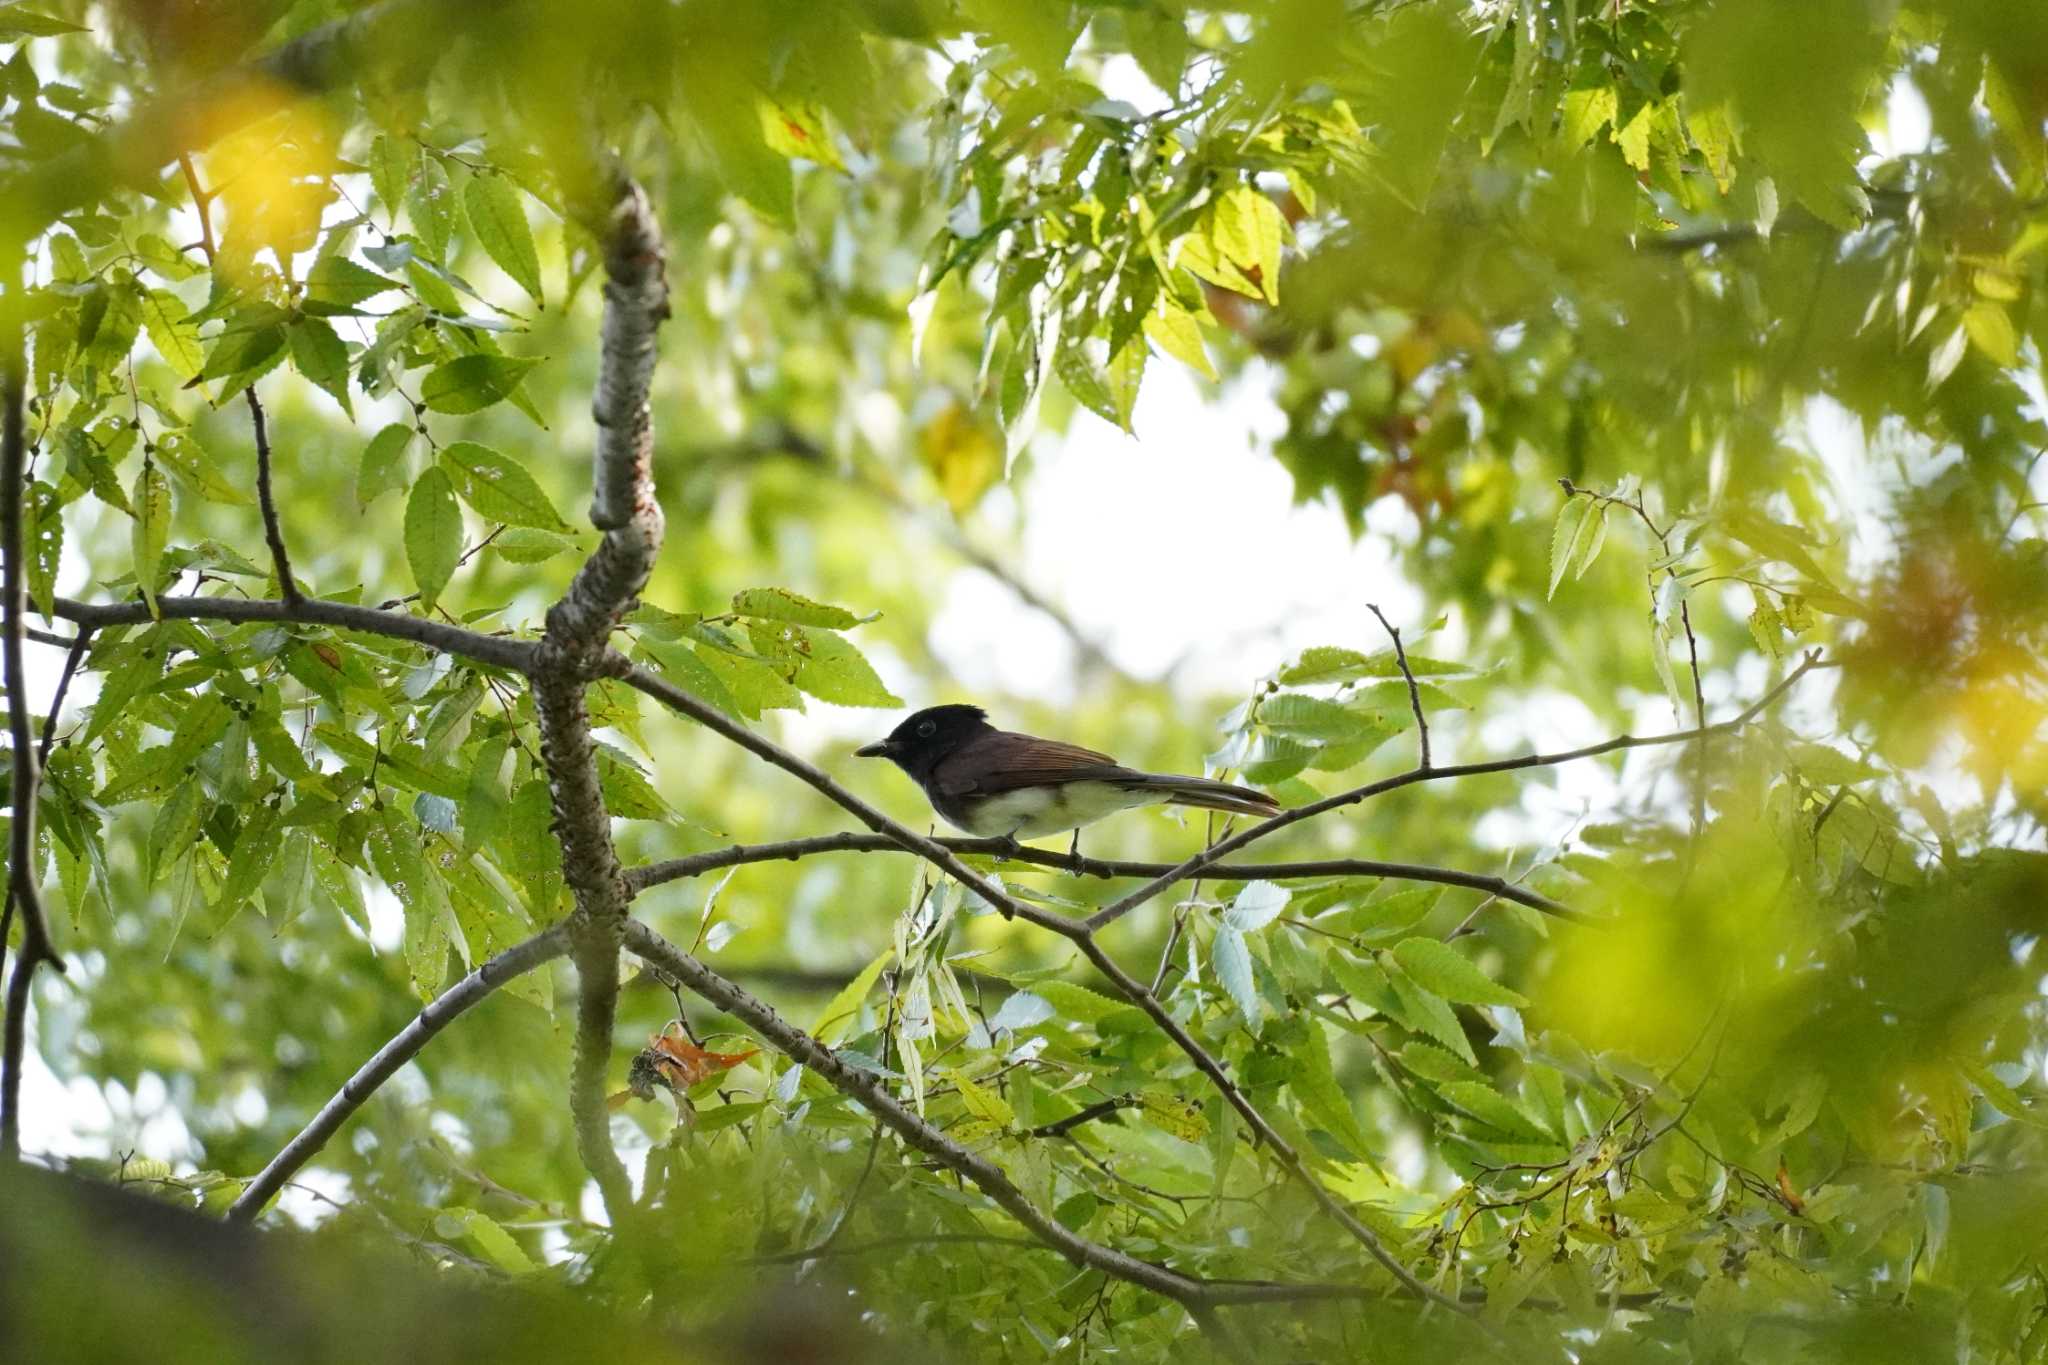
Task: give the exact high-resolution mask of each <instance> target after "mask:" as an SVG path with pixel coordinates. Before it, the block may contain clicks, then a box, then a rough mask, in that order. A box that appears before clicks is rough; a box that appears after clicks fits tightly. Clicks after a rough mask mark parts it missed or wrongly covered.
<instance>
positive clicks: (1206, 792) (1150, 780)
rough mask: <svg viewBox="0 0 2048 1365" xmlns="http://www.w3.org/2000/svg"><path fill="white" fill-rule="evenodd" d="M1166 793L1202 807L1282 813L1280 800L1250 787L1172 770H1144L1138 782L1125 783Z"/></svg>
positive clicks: (1185, 803)
mask: <svg viewBox="0 0 2048 1365" xmlns="http://www.w3.org/2000/svg"><path fill="white" fill-rule="evenodd" d="M1125 785H1127V786H1131V787H1139V788H1143V789H1145V790H1148V791H1159V792H1164V793H1165V794H1166V799H1167V801H1168V803H1169V804H1172V805H1176V806H1197V807H1200V808H1201V809H1203V810H1227V811H1234V812H1236V813H1238V814H1240V815H1256V816H1258V817H1259V818H1261V819H1266V820H1270V819H1271V818H1272V817H1274V816H1276V815H1278V814H1279V813H1280V803H1279V802H1277V801H1275V800H1274V799H1273V798H1272V797H1270V796H1268V795H1266V794H1265V793H1264V792H1260V791H1253V790H1252V789H1251V788H1250V787H1237V786H1232V785H1231V784H1230V783H1228V782H1215V781H1211V780H1210V779H1209V778H1206V777H1181V776H1178V775H1176V774H1173V773H1145V774H1144V775H1143V779H1142V780H1141V781H1138V782H1131V783H1127V784H1125Z"/></svg>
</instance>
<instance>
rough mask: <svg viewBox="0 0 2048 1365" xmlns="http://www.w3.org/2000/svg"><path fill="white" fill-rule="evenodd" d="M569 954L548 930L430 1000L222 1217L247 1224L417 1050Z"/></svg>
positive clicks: (562, 939)
mask: <svg viewBox="0 0 2048 1365" xmlns="http://www.w3.org/2000/svg"><path fill="white" fill-rule="evenodd" d="M568 948H569V934H568V931H567V929H565V928H564V927H563V926H562V925H559V924H557V925H553V926H550V927H549V928H546V929H543V930H541V931H540V932H539V933H538V934H535V935H534V936H533V937H532V938H529V939H527V940H526V941H525V942H523V943H517V944H514V945H513V946H512V947H510V948H507V949H506V950H505V951H504V952H502V953H499V954H498V955H497V956H495V957H493V958H490V959H489V960H488V961H486V962H484V963H482V964H481V965H479V966H478V967H477V969H476V970H475V971H473V972H471V973H470V974H469V975H468V976H465V977H463V978H462V980H460V981H458V982H456V983H455V984H454V985H453V986H450V987H449V988H448V989H447V990H445V991H443V992H441V994H439V995H437V996H435V997H434V999H433V1000H432V1001H431V1002H429V1003H428V1005H427V1006H426V1008H424V1009H422V1010H421V1011H420V1012H419V1014H418V1015H417V1016H416V1017H415V1018H414V1019H413V1021H412V1022H411V1023H409V1024H407V1025H406V1026H405V1027H404V1028H403V1029H401V1030H400V1031H399V1032H398V1034H397V1035H396V1036H394V1037H393V1038H392V1039H391V1041H390V1042H388V1043H386V1044H384V1046H383V1047H381V1048H378V1049H377V1052H376V1055H374V1056H372V1057H371V1058H370V1060H369V1061H367V1062H364V1063H363V1064H362V1065H361V1066H360V1067H358V1068H356V1073H355V1074H354V1075H353V1076H350V1077H349V1078H348V1080H346V1081H344V1082H343V1083H342V1087H341V1089H339V1090H337V1091H335V1092H334V1097H333V1098H332V1099H330V1100H328V1101H327V1103H326V1104H324V1105H322V1106H320V1112H319V1113H317V1114H315V1115H314V1116H313V1120H312V1122H310V1123H308V1124H307V1125H306V1126H305V1127H304V1128H302V1129H300V1130H299V1133H298V1135H297V1136H296V1137H294V1138H293V1139H292V1140H291V1141H290V1142H288V1143H286V1144H285V1146H284V1149H283V1150H282V1151H280V1152H279V1153H278V1154H277V1155H276V1156H274V1157H272V1158H271V1159H270V1164H269V1165H267V1166H265V1167H264V1168H263V1170H262V1172H261V1173H260V1174H259V1175H258V1176H257V1177H256V1178H255V1179H254V1180H252V1181H250V1182H249V1185H248V1187H247V1188H246V1189H244V1190H243V1191H242V1193H241V1194H240V1195H238V1196H237V1197H236V1199H235V1202H234V1203H233V1204H232V1205H230V1206H229V1208H228V1215H227V1216H228V1217H229V1218H230V1219H233V1220H236V1221H240V1222H246V1221H248V1220H249V1219H251V1218H254V1217H255V1216H256V1215H257V1214H258V1213H260V1212H262V1210H263V1206H264V1205H266V1204H268V1203H269V1202H270V1200H271V1198H272V1196H274V1195H275V1194H276V1193H277V1192H278V1190H280V1189H282V1188H283V1187H284V1184H285V1182H286V1181H288V1180H290V1179H291V1178H292V1177H293V1176H294V1175H297V1174H298V1172H299V1168H300V1167H302V1166H304V1165H305V1164H306V1163H307V1162H308V1161H311V1160H312V1159H313V1156H314V1154H315V1153H317V1152H318V1151H319V1150H320V1149H321V1148H322V1147H324V1146H325V1145H326V1144H327V1140H328V1139H329V1138H331V1137H333V1136H334V1134H335V1133H336V1132H337V1131H338V1130H339V1129H340V1128H341V1125H342V1124H344V1123H346V1122H348V1119H349V1116H350V1115H351V1114H353V1113H355V1112H356V1110H358V1109H360V1108H362V1107H363V1103H364V1101H366V1100H368V1099H369V1098H370V1096H372V1095H374V1094H376V1093H377V1090H378V1088H379V1087H380V1086H382V1085H383V1084H384V1083H385V1082H386V1081H388V1080H390V1079H391V1078H392V1077H393V1076H394V1075H396V1074H397V1073H398V1069H399V1068H400V1067H402V1066H404V1065H405V1064H406V1063H407V1062H409V1061H411V1060H412V1059H413V1058H414V1057H416V1056H418V1055H419V1052H420V1049H422V1048H424V1047H425V1046H426V1045H427V1044H428V1043H429V1042H431V1041H433V1038H434V1035H435V1034H437V1033H439V1032H440V1031H441V1030H442V1029H444V1028H446V1027H448V1025H449V1024H451V1023H453V1022H454V1021H455V1019H456V1018H457V1017H458V1016H460V1015H461V1014H462V1013H463V1012H464V1011H466V1010H468V1009H469V1008H470V1007H471V1006H473V1005H476V1004H478V1003H479V1002H481V1001H482V1000H483V999H484V998H485V997H486V996H488V995H490V994H491V993H492V992H493V991H495V990H497V989H498V988H499V987H500V986H502V985H504V984H505V983H506V982H508V981H511V980H513V979H514V978H515V977H519V976H523V975H525V974H526V973H527V972H530V971H532V970H533V969H534V968H536V967H539V966H542V965H543V964H545V963H548V962H552V961H554V959H556V958H558V957H560V956H561V955H562V954H563V953H565V952H567V951H568Z"/></svg>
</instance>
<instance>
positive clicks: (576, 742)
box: [531, 170, 668, 1223]
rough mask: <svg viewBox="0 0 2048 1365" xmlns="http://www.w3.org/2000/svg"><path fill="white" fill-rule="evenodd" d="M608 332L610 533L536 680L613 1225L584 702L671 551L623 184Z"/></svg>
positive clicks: (663, 283)
mask: <svg viewBox="0 0 2048 1365" xmlns="http://www.w3.org/2000/svg"><path fill="white" fill-rule="evenodd" d="M608 190H609V193H610V196H611V197H610V202H609V205H608V208H607V211H606V215H605V217H606V221H605V224H604V226H603V229H602V231H601V234H600V239H601V240H602V241H603V242H604V266H605V276H606V279H605V286H604V323H603V336H602V341H601V344H600V349H599V353H598V374H597V395H596V398H595V399H594V401H593V402H592V405H591V417H592V419H593V420H594V421H595V422H596V424H597V452H596V461H595V474H594V477H593V481H592V483H593V493H592V497H591V504H590V519H591V521H592V522H593V523H594V524H595V525H596V526H597V527H598V528H599V529H600V530H602V531H603V532H604V536H603V539H602V540H600V541H599V542H598V546H597V548H596V549H595V550H593V551H592V552H591V555H590V558H589V559H587V560H585V561H584V563H583V566H582V567H581V568H580V569H578V570H577V572H576V578H575V580H574V581H573V582H572V583H571V584H570V585H569V590H568V591H567V592H566V593H564V594H563V596H562V600H561V601H559V602H557V603H556V604H555V605H554V606H553V607H551V608H549V609H548V615H547V630H546V633H545V634H543V635H542V637H541V640H540V643H539V645H538V646H537V647H536V648H535V650H534V654H533V662H532V669H531V676H532V678H533V698H534V710H535V712H536V714H537V716H538V718H539V722H540V743H541V761H542V764H543V766H544V767H545V768H546V770H547V780H548V792H549V796H550V799H551V800H552V802H553V806H554V817H555V818H554V825H555V833H556V835H557V836H558V837H559V838H560V839H561V841H562V875H563V880H565V881H566V882H567V883H568V885H569V890H570V892H571V894H572V895H573V896H574V898H575V902H576V909H575V911H574V913H573V914H572V915H571V916H570V918H569V920H568V929H569V949H570V956H571V957H572V958H573V959H574V961H575V963H576V981H577V1000H576V1048H575V1060H574V1063H573V1064H572V1066H571V1069H570V1077H569V1108H570V1112H571V1114H572V1115H573V1116H574V1119H575V1126H576V1147H577V1151H578V1152H579V1154H580V1155H581V1156H582V1158H583V1164H584V1166H585V1167H587V1168H588V1169H589V1171H590V1173H591V1175H592V1176H593V1177H595V1178H596V1180H597V1184H598V1188H599V1190H600V1191H602V1193H603V1195H604V1202H605V1207H606V1209H607V1210H609V1211H610V1213H611V1216H612V1219H613V1221H614V1222H615V1223H617V1222H619V1221H620V1220H622V1219H624V1218H625V1217H626V1216H627V1214H628V1213H629V1211H630V1210H631V1208H632V1204H633V1187H632V1181H631V1180H630V1179H629V1178H628V1176H627V1174H626V1168H625V1167H624V1166H623V1165H622V1164H621V1163H620V1161H619V1156H618V1153H617V1152H616V1151H615V1150H614V1149H613V1148H612V1142H611V1121H610V1116H609V1111H608V1110H607V1109H606V1107H605V1103H604V1093H605V1072H606V1070H607V1068H608V1067H609V1065H610V1062H611V1053H612V1026H613V1020H614V1018H615V1016H616V1014H617V1009H618V997H619V945H620V943H621V941H622V938H623V935H624V932H625V924H626V911H627V907H628V905H629V904H630V903H631V902H632V899H633V893H632V891H631V890H630V889H629V888H628V887H627V885H626V878H625V872H624V870H623V869H622V868H621V867H620V866H619V855H618V849H617V848H616V846H614V844H613V843H612V829H611V813H610V811H609V810H607V809H606V806H605V800H604V789H603V785H602V783H601V781H600V780H599V777H598V771H597V749H596V741H595V740H594V738H593V737H592V735H591V726H590V711H589V707H588V704H587V701H586V698H585V691H586V689H587V688H588V687H589V685H590V684H591V682H592V681H594V680H595V679H597V678H598V677H599V676H601V675H602V674H603V673H604V672H606V671H607V661H608V658H609V651H608V650H607V648H606V641H607V639H608V638H609V637H610V635H611V632H612V629H613V627H615V626H616V625H617V624H618V622H619V618H620V617H621V616H623V615H625V614H626V612H627V611H628V610H630V609H631V608H632V605H633V603H634V602H635V601H636V600H638V598H639V594H640V590H641V588H643V587H645V586H646V584H647V576H648V574H649V573H650V572H652V571H653V568H654V557H655V555H656V554H657V553H658V552H659V551H660V549H661V538H662V515H661V506H660V504H659V503H658V502H656V500H655V492H654V418H653V412H652V409H651V408H650V406H649V404H648V401H647V394H648V389H649V386H650V385H651V384H652V382H653V377H654V357H655V334H656V332H657V330H658V329H659V328H660V326H661V323H662V321H663V320H664V319H665V318H667V317H668V281H667V278H666V275H665V273H664V270H665V262H664V257H663V250H662V241H661V230H660V227H659V226H658V225H657V224H656V222H655V219H654V210H653V208H652V207H651V206H650V205H649V204H648V202H647V196H646V195H645V194H644V193H643V192H642V191H641V189H640V187H639V186H638V185H636V184H634V183H633V181H632V180H631V179H630V178H628V177H627V176H626V175H625V174H624V173H623V172H621V171H616V170H615V171H614V172H613V175H612V179H611V181H610V184H609V186H608Z"/></svg>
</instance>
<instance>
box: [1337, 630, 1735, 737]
mask: <svg viewBox="0 0 2048 1365" xmlns="http://www.w3.org/2000/svg"><path fill="white" fill-rule="evenodd" d="M1365 609H1366V610H1367V611H1369V612H1371V613H1372V614H1373V615H1374V616H1375V617H1378V618H1379V623H1380V624H1381V625H1382V626H1384V627H1385V628H1386V632H1387V634H1389V635H1391V636H1393V637H1394V662H1395V663H1397V664H1399V665H1400V666H1401V676H1402V678H1404V679H1405V680H1406V681H1407V683H1408V705H1409V707H1410V708H1411V709H1412V710H1413V711H1414V712H1415V737H1416V742H1417V743H1418V744H1419V745H1420V746H1421V749H1422V757H1421V759H1420V760H1419V761H1418V762H1417V763H1416V765H1415V766H1416V767H1417V768H1418V769H1419V770H1420V771H1422V772H1428V771H1429V721H1428V719H1427V718H1426V717H1425V716H1424V715H1423V714H1422V689H1421V688H1420V687H1417V686H1416V685H1415V674H1414V671H1413V670H1411V669H1410V668H1409V667H1408V651H1407V650H1406V649H1403V648H1402V647H1401V632H1400V631H1398V630H1396V629H1395V628H1394V623H1393V622H1391V621H1389V620H1388V619H1387V618H1386V615H1385V613H1383V612H1381V611H1380V609H1379V608H1378V607H1377V606H1375V605H1373V604H1372V603H1370V602H1368V603H1366V604H1365ZM1702 723H1704V718H1702Z"/></svg>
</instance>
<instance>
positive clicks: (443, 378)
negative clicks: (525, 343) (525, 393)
mask: <svg viewBox="0 0 2048 1365" xmlns="http://www.w3.org/2000/svg"><path fill="white" fill-rule="evenodd" d="M538 364H540V361H539V360H538V359H537V358H535V357H533V356H509V355H466V356H462V357H459V358H458V359H455V360H450V361H448V362H447V363H445V364H443V365H439V366H437V367H436V368H435V369H434V371H433V373H431V374H429V375H428V376H427V377H426V379H425V381H424V382H422V383H421V384H420V401H421V402H422V403H425V404H426V405H427V406H428V407H429V408H432V409H433V410H434V411H435V412H448V413H467V412H482V411H483V410H484V409H485V408H488V407H490V406H492V405H493V404H496V403H501V402H503V401H504V400H505V399H506V398H508V397H510V396H511V394H512V391H513V390H515V389H517V388H518V387H519V381H520V379H521V378H522V377H524V376H525V374H526V372H527V371H528V370H530V369H532V368H533V367H534V366H535V365H538Z"/></svg>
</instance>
